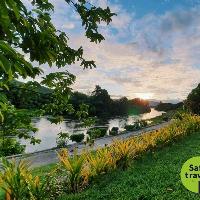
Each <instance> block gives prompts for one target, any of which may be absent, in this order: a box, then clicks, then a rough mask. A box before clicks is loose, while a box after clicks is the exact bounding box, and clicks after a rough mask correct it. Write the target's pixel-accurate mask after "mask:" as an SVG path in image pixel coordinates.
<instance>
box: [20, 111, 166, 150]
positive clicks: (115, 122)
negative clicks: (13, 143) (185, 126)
mask: <svg viewBox="0 0 200 200" xmlns="http://www.w3.org/2000/svg"><path fill="white" fill-rule="evenodd" d="M162 113H163V112H159V111H156V110H155V109H153V108H152V109H151V112H150V113H145V114H140V115H131V116H128V117H116V118H112V119H108V120H107V121H106V122H104V123H101V124H97V126H107V127H108V130H110V129H111V128H112V127H119V129H120V130H123V128H124V126H125V124H133V123H134V122H135V121H137V120H141V119H151V118H153V117H156V116H159V115H162ZM33 124H34V125H35V127H36V128H38V129H39V130H38V132H36V133H35V134H34V135H35V137H36V138H38V139H41V143H40V144H36V145H31V144H30V143H29V142H28V141H26V140H21V143H22V144H25V145H26V153H31V152H35V151H41V150H45V149H50V148H53V147H56V138H57V134H58V133H59V132H61V131H62V132H68V133H69V134H74V133H86V132H87V130H86V129H83V128H80V126H79V125H80V124H79V123H77V122H76V121H73V120H65V121H63V122H62V123H60V124H57V125H56V124H51V122H50V121H48V119H47V118H45V117H42V118H37V119H34V120H33ZM70 143H72V142H71V141H69V144H70Z"/></svg>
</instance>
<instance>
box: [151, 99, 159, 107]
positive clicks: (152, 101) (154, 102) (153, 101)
mask: <svg viewBox="0 0 200 200" xmlns="http://www.w3.org/2000/svg"><path fill="white" fill-rule="evenodd" d="M159 103H160V101H156V100H149V106H150V107H151V108H155V107H156V106H157V105H158V104H159Z"/></svg>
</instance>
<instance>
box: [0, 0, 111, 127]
mask: <svg viewBox="0 0 200 200" xmlns="http://www.w3.org/2000/svg"><path fill="white" fill-rule="evenodd" d="M30 2H31V3H32V8H31V9H28V8H27V7H26V5H25V4H24V2H23V0H1V1H0V8H1V10H0V109H1V110H0V116H1V124H0V128H1V127H3V123H4V122H3V121H4V114H5V113H6V112H7V111H6V110H5V108H8V109H9V108H10V106H5V105H6V104H8V103H7V99H6V97H5V95H4V94H3V93H2V92H1V91H2V88H7V89H9V88H8V83H9V81H11V80H13V79H16V78H19V77H22V78H33V79H34V78H35V77H36V76H37V75H39V74H42V72H43V71H42V68H41V67H40V65H41V64H46V63H47V64H48V65H49V66H50V67H51V66H54V67H57V68H61V67H64V66H66V65H71V64H73V63H75V62H77V61H79V63H80V65H81V66H82V67H83V68H84V69H85V68H93V67H95V62H94V61H93V60H86V59H85V58H84V57H83V48H82V47H80V48H78V49H73V48H71V47H70V46H69V44H68V43H69V38H68V37H67V35H66V33H65V32H62V31H60V30H57V29H56V27H55V25H54V24H53V23H52V19H51V15H52V12H53V11H54V5H53V3H51V2H52V1H51V2H50V1H49V0H31V1H30ZM64 3H66V4H68V5H69V6H71V8H72V9H74V10H75V11H76V12H77V13H78V14H79V15H80V18H81V21H82V26H83V27H84V28H85V36H86V37H87V38H89V39H90V41H91V42H95V43H98V42H101V41H102V40H104V37H103V35H101V34H100V33H99V31H98V28H99V24H100V23H101V22H106V23H107V24H109V23H110V22H111V18H112V16H113V15H114V13H112V12H111V11H110V9H109V7H107V8H105V9H103V8H100V7H96V6H94V5H92V4H90V3H89V2H87V1H86V0H76V1H75V0H74V1H73V0H63V4H64ZM24 55H26V56H27V55H28V56H29V61H27V60H26V59H25V57H24ZM34 61H35V62H37V63H38V64H39V65H38V66H33V64H32V63H33V62H34ZM74 81H75V76H74V75H72V74H70V73H69V72H68V71H67V70H66V69H65V71H64V72H56V73H51V74H48V75H47V76H46V77H44V78H43V81H42V84H44V85H46V86H48V87H49V88H54V89H55V90H54V94H53V101H52V102H51V104H50V105H47V106H45V107H44V108H45V109H46V111H47V112H48V113H50V114H52V115H55V116H56V117H57V119H58V120H57V121H59V120H61V119H62V117H60V116H61V115H62V111H63V110H64V112H66V111H69V112H72V111H73V108H72V106H71V105H70V104H68V99H69V95H70V91H71V89H70V85H71V84H72V83H73V82H74ZM86 109H87V107H86V106H80V110H81V112H78V113H77V116H78V117H79V118H80V117H83V116H85V114H86Z"/></svg>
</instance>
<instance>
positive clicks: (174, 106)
mask: <svg viewBox="0 0 200 200" xmlns="http://www.w3.org/2000/svg"><path fill="white" fill-rule="evenodd" d="M182 106H183V102H179V103H176V104H173V103H162V102H160V103H159V104H158V105H157V106H156V107H155V109H156V110H158V111H165V112H167V111H169V110H176V109H178V108H181V107H182Z"/></svg>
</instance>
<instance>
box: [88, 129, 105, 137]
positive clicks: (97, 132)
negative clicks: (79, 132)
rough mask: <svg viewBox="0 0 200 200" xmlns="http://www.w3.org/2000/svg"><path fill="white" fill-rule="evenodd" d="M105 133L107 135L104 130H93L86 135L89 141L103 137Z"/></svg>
mask: <svg viewBox="0 0 200 200" xmlns="http://www.w3.org/2000/svg"><path fill="white" fill-rule="evenodd" d="M106 133H107V129H106V128H93V129H90V130H88V131H87V134H88V135H89V136H90V138H91V139H96V138H100V137H104V136H105V135H106Z"/></svg>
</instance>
